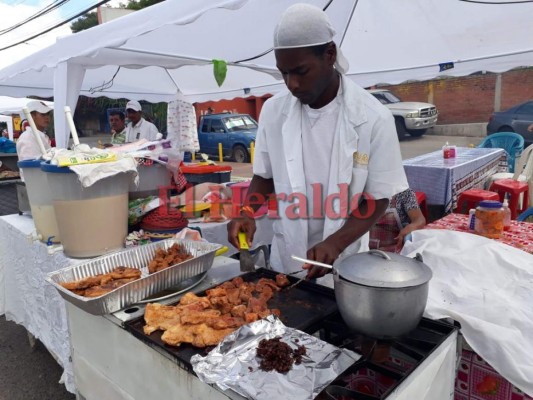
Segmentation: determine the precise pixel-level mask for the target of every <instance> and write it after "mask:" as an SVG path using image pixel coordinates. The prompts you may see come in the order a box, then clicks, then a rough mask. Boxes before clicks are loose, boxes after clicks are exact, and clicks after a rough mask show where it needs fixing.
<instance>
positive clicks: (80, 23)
mask: <svg viewBox="0 0 533 400" xmlns="http://www.w3.org/2000/svg"><path fill="white" fill-rule="evenodd" d="M96 25H98V16H97V15H96V12H90V13H87V14H84V15H82V16H81V17H80V18H78V19H77V20H75V21H74V22H73V23H72V24H70V30H71V31H72V33H77V32H80V31H83V30H85V29H89V28H92V27H93V26H96Z"/></svg>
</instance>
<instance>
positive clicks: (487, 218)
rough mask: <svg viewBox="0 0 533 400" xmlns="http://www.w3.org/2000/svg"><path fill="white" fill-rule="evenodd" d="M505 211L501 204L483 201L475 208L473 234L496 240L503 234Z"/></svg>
mask: <svg viewBox="0 0 533 400" xmlns="http://www.w3.org/2000/svg"><path fill="white" fill-rule="evenodd" d="M504 218H505V210H504V209H503V208H502V203H500V202H499V201H494V200H485V201H481V202H480V203H479V206H478V207H477V208H476V222H475V228H474V230H475V232H476V233H477V234H479V235H482V236H485V237H488V238H491V239H498V238H500V237H501V236H502V234H503V227H504Z"/></svg>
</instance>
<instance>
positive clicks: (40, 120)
mask: <svg viewBox="0 0 533 400" xmlns="http://www.w3.org/2000/svg"><path fill="white" fill-rule="evenodd" d="M31 116H32V117H33V121H34V122H35V126H36V127H37V129H39V130H40V131H41V132H43V131H44V130H45V129H46V128H48V125H49V124H50V113H46V114H41V113H40V112H37V111H33V112H32V113H31Z"/></svg>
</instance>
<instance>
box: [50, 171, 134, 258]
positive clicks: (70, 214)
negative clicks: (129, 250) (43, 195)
mask: <svg viewBox="0 0 533 400" xmlns="http://www.w3.org/2000/svg"><path fill="white" fill-rule="evenodd" d="M41 169H42V170H43V171H44V172H46V177H47V180H48V184H49V185H50V190H51V193H52V203H53V206H54V211H55V215H56V220H57V226H58V228H59V234H60V235H61V242H62V243H63V251H64V253H65V255H67V256H68V257H74V258H87V257H96V256H99V255H102V254H106V253H109V252H112V251H115V250H119V249H122V248H123V247H124V240H125V238H126V236H127V234H128V188H129V184H130V181H131V177H132V176H131V174H129V173H119V174H117V175H114V176H111V177H108V178H104V179H101V180H99V181H98V182H96V183H95V184H93V185H92V186H90V187H87V188H84V187H82V185H81V182H80V181H79V180H78V176H77V175H76V174H75V173H74V172H72V171H71V170H70V169H69V168H68V167H57V166H55V165H50V164H45V163H43V164H41Z"/></svg>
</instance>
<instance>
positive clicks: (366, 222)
mask: <svg viewBox="0 0 533 400" xmlns="http://www.w3.org/2000/svg"><path fill="white" fill-rule="evenodd" d="M370 201H372V203H373V205H374V207H370V206H371V205H372V204H369V202H370ZM388 205H389V200H388V199H379V200H366V199H365V200H363V202H362V203H361V204H360V205H359V207H358V208H357V210H356V212H355V213H352V214H351V215H350V217H349V218H348V219H347V220H346V223H345V224H344V225H343V226H342V228H340V229H339V230H338V231H337V232H335V233H333V234H331V235H330V236H328V237H327V238H326V239H325V240H324V241H322V242H320V243H318V244H317V245H315V246H314V247H312V248H310V249H309V250H308V251H307V258H309V259H310V260H315V261H319V262H323V263H326V264H330V265H331V264H333V262H335V260H336V259H337V258H338V257H339V255H340V254H341V253H342V252H343V251H344V249H346V248H347V247H348V246H349V245H350V244H352V243H353V242H355V241H356V240H357V239H359V238H360V237H361V236H363V235H364V234H365V233H367V232H368V231H369V230H370V228H371V227H372V225H374V224H375V223H376V222H377V221H378V220H379V218H381V216H382V215H383V214H384V213H385V211H386V210H387V206H388ZM371 208H373V212H372V214H370V215H368V212H369V209H371ZM354 214H356V215H354ZM303 268H304V269H308V270H309V272H308V273H307V278H308V279H310V278H317V277H320V276H323V275H324V274H325V273H327V272H328V270H327V269H325V268H322V267H316V266H311V265H304V267H303Z"/></svg>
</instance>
